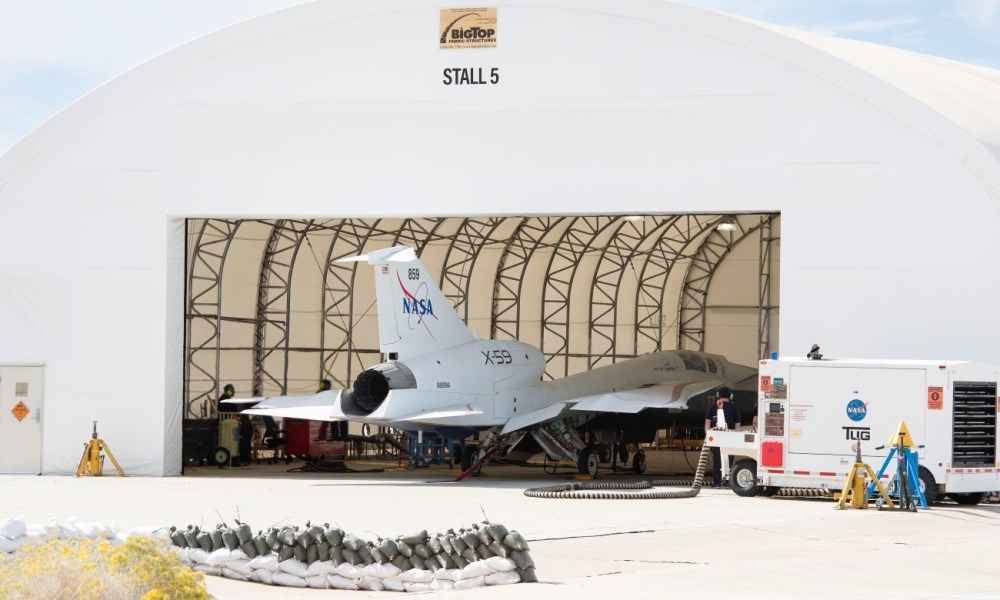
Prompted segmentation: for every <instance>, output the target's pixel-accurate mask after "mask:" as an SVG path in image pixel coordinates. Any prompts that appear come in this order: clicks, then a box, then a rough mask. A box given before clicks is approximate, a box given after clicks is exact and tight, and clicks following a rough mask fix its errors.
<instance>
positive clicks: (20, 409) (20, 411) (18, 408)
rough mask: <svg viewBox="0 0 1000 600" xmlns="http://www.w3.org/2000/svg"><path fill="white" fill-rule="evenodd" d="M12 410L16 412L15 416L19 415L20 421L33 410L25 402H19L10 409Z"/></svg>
mask: <svg viewBox="0 0 1000 600" xmlns="http://www.w3.org/2000/svg"><path fill="white" fill-rule="evenodd" d="M10 412H12V413H14V416H15V417H17V420H18V421H23V420H24V417H27V416H28V413H29V412H31V411H30V410H28V407H27V406H25V405H24V402H18V403H17V404H15V405H14V408H12V409H10Z"/></svg>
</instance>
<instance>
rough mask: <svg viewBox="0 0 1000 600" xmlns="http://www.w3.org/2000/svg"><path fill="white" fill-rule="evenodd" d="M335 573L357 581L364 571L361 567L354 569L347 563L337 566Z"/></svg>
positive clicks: (354, 567)
mask: <svg viewBox="0 0 1000 600" xmlns="http://www.w3.org/2000/svg"><path fill="white" fill-rule="evenodd" d="M336 571H337V575H340V576H341V577H345V578H347V579H351V580H354V579H359V578H360V577H361V576H362V575H363V574H364V570H363V569H362V568H361V567H356V566H354V565H352V564H351V563H349V562H344V563H340V564H339V565H337V568H336Z"/></svg>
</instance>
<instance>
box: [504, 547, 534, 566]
mask: <svg viewBox="0 0 1000 600" xmlns="http://www.w3.org/2000/svg"><path fill="white" fill-rule="evenodd" d="M510 559H511V560H512V561H514V564H515V565H516V566H517V568H518V569H534V568H535V562H534V561H533V560H531V556H530V555H529V554H528V553H527V552H521V551H520V550H511V552H510Z"/></svg>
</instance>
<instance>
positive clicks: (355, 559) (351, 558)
mask: <svg viewBox="0 0 1000 600" xmlns="http://www.w3.org/2000/svg"><path fill="white" fill-rule="evenodd" d="M344 560H345V561H346V562H349V563H351V564H352V565H360V564H361V563H362V562H363V561H362V560H361V555H360V554H358V553H357V552H355V551H354V550H351V549H350V548H348V547H347V546H344Z"/></svg>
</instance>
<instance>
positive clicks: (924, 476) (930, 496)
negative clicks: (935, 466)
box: [917, 466, 938, 506]
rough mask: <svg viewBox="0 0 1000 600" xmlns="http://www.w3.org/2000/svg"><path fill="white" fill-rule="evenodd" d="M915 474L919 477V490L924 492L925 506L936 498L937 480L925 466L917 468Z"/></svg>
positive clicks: (932, 502)
mask: <svg viewBox="0 0 1000 600" xmlns="http://www.w3.org/2000/svg"><path fill="white" fill-rule="evenodd" d="M917 475H918V476H919V477H920V491H921V492H923V493H924V500H926V501H927V506H930V505H931V504H934V501H935V500H937V499H938V491H937V482H936V481H934V475H932V474H931V472H930V471H928V470H927V468H926V467H923V466H921V467H920V468H918V469H917Z"/></svg>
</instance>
